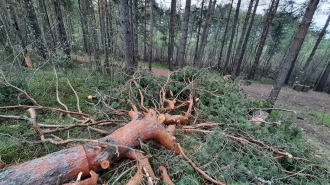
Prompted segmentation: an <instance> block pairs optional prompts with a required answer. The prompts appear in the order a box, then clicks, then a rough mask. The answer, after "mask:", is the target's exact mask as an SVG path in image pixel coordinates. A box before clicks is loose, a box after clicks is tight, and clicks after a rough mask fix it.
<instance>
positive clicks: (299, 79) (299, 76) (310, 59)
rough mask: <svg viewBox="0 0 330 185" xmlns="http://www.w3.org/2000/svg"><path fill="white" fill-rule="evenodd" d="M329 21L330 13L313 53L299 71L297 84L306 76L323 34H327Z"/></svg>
mask: <svg viewBox="0 0 330 185" xmlns="http://www.w3.org/2000/svg"><path fill="white" fill-rule="evenodd" d="M329 21H330V15H329V16H328V19H327V20H326V22H325V24H324V27H323V29H322V31H321V33H320V34H319V37H318V38H317V40H316V43H315V45H314V47H313V50H312V52H311V54H310V55H309V57H308V59H307V61H306V63H305V65H304V67H303V68H302V69H301V70H300V71H299V75H298V78H297V80H296V83H297V84H300V82H301V81H302V80H303V78H304V76H305V74H306V69H307V68H308V66H309V64H310V63H311V61H312V60H313V57H314V54H315V52H316V50H317V47H318V46H319V44H320V43H321V41H322V38H323V36H324V34H325V32H326V30H327V27H328V25H329Z"/></svg>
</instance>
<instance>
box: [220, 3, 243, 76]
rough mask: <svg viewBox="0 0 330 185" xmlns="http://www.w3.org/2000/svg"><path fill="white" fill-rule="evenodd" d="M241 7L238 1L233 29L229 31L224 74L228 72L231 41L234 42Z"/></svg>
mask: <svg viewBox="0 0 330 185" xmlns="http://www.w3.org/2000/svg"><path fill="white" fill-rule="evenodd" d="M240 6H241V0H238V2H237V7H236V13H235V19H234V24H233V28H232V30H231V36H230V42H229V46H228V51H227V55H226V61H225V66H224V71H223V72H224V73H226V72H227V71H228V69H227V68H228V64H229V63H230V60H231V59H230V58H231V49H232V45H233V41H234V37H235V31H236V27H237V23H238V16H239V8H240Z"/></svg>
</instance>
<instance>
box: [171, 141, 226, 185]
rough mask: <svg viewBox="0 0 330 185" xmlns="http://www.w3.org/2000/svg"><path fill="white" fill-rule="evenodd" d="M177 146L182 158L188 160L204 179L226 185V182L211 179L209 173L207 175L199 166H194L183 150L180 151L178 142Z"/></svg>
mask: <svg viewBox="0 0 330 185" xmlns="http://www.w3.org/2000/svg"><path fill="white" fill-rule="evenodd" d="M178 148H179V150H180V153H181V155H182V156H183V158H185V159H186V161H188V162H189V163H190V165H191V166H192V167H193V168H194V169H195V170H196V171H197V172H198V173H200V174H201V175H202V176H203V177H204V178H205V179H207V180H209V181H211V182H212V183H214V184H218V185H226V184H225V183H223V182H220V181H217V180H215V179H213V178H212V177H210V176H209V175H207V174H206V172H205V171H203V170H201V169H200V168H198V167H197V166H196V164H195V163H194V162H193V161H192V160H191V159H189V158H188V157H187V156H186V155H185V154H184V152H183V151H182V148H181V146H180V144H179V143H178Z"/></svg>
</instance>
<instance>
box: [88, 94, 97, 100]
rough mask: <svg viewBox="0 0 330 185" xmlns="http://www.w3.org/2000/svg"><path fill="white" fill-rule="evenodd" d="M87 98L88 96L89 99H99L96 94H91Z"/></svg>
mask: <svg viewBox="0 0 330 185" xmlns="http://www.w3.org/2000/svg"><path fill="white" fill-rule="evenodd" d="M87 98H88V99H89V100H93V99H97V97H96V96H92V95H89V96H88V97H87Z"/></svg>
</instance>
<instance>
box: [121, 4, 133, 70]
mask: <svg viewBox="0 0 330 185" xmlns="http://www.w3.org/2000/svg"><path fill="white" fill-rule="evenodd" d="M119 11H120V19H121V22H120V23H121V30H122V34H123V42H124V43H123V45H124V55H125V68H126V69H131V68H134V67H135V65H134V60H133V47H134V44H133V38H132V30H131V25H130V22H129V6H128V0H120V1H119Z"/></svg>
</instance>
